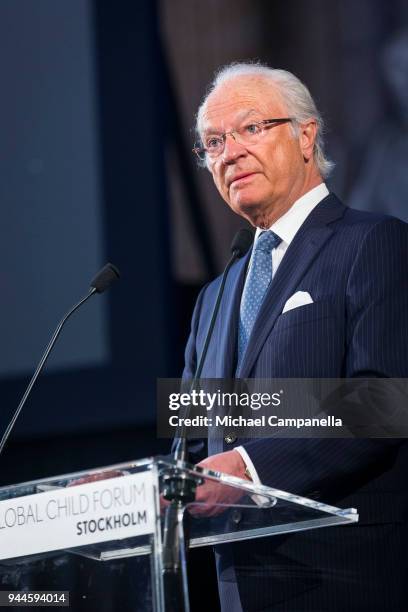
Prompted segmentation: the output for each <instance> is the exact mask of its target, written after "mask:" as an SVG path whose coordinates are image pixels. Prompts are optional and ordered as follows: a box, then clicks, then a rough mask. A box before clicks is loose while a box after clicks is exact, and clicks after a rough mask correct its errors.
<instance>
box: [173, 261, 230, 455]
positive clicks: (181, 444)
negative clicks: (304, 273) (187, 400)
mask: <svg viewBox="0 0 408 612" xmlns="http://www.w3.org/2000/svg"><path fill="white" fill-rule="evenodd" d="M240 256H241V253H240V251H239V250H238V249H235V250H234V251H233V253H232V257H231V258H230V260H229V262H228V263H227V265H226V266H225V269H224V272H223V275H222V279H221V284H220V287H219V289H218V293H217V299H216V301H215V305H214V308H213V311H212V315H211V320H210V324H209V326H208V331H207V335H206V338H205V342H204V347H203V350H202V353H201V355H200V359H199V362H198V366H197V369H196V371H195V374H194V378H193V380H192V381H191V386H190V393H191V392H192V391H193V390H194V389H195V388H196V385H197V381H198V380H199V379H200V377H201V372H202V371H203V367H204V362H205V358H206V356H207V352H208V347H209V345H210V341H211V338H212V334H213V330H214V326H215V322H216V320H217V316H218V311H219V309H220V305H221V300H222V296H223V294H224V287H225V283H226V280H227V276H228V272H229V271H230V269H231V266H232V265H233V264H234V263H235V261H236V260H237V259H238V258H239V257H240ZM189 412H190V407H189V406H187V408H186V411H185V414H184V416H185V417H188V414H189ZM184 422H185V421H183V423H184ZM174 459H175V460H176V461H187V439H186V436H185V425H183V426H182V428H181V431H180V434H179V437H178V441H177V445H176V448H175V451H174Z"/></svg>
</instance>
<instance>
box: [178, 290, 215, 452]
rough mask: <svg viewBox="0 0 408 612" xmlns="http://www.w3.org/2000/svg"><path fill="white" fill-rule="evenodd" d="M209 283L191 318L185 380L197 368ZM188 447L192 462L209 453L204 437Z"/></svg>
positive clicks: (185, 355) (189, 378)
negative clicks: (198, 340) (198, 342)
mask: <svg viewBox="0 0 408 612" xmlns="http://www.w3.org/2000/svg"><path fill="white" fill-rule="evenodd" d="M207 287H208V283H207V284H206V285H205V286H204V287H203V288H202V289H201V291H200V293H199V295H198V298H197V301H196V304H195V307H194V311H193V316H192V319H191V330H190V335H189V338H188V341H187V345H186V350H185V354H184V360H185V361H184V363H185V365H184V370H183V375H182V380H183V382H186V381H189V380H192V379H193V378H194V373H195V371H196V368H197V362H198V358H197V350H196V337H197V330H198V323H199V320H200V314H201V308H202V303H203V297H204V293H205V290H206V288H207ZM176 442H177V439H176V438H175V439H174V441H173V444H172V452H174V449H175V445H176ZM187 448H188V455H189V462H190V463H199V461H201V460H202V459H204V458H205V457H206V455H207V443H206V440H203V439H195V440H187Z"/></svg>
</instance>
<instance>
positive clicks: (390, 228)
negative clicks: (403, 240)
mask: <svg viewBox="0 0 408 612" xmlns="http://www.w3.org/2000/svg"><path fill="white" fill-rule="evenodd" d="M342 222H343V224H344V225H345V226H347V227H349V228H352V229H353V230H354V231H356V232H358V233H359V234H360V236H361V237H363V236H366V235H368V234H371V233H373V234H384V235H387V234H394V233H396V234H399V235H402V236H403V235H408V224H407V223H405V222H404V221H401V219H397V218H396V217H392V216H390V215H383V214H378V213H371V212H366V211H362V210H355V209H353V208H346V211H345V213H344V216H343V219H342Z"/></svg>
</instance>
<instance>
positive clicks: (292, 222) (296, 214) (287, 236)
mask: <svg viewBox="0 0 408 612" xmlns="http://www.w3.org/2000/svg"><path fill="white" fill-rule="evenodd" d="M328 195H329V190H328V189H327V187H326V185H325V183H320V185H318V186H317V187H314V188H313V189H311V190H310V191H308V192H307V193H305V194H304V195H303V196H302V197H301V198H299V199H298V200H296V202H295V203H294V204H293V205H292V206H291V208H289V210H288V212H286V213H285V214H284V215H282V217H279V219H278V220H277V221H275V223H274V224H273V225H272V226H271V227H270V228H269V229H270V230H272V231H273V232H274V233H275V234H276V235H277V236H279V238H281V242H280V243H279V244H278V246H277V247H276V248H274V249H273V250H272V278H273V276H274V274H275V273H276V270H277V269H278V267H279V264H280V263H281V261H282V259H283V256H284V255H285V253H286V251H287V250H288V247H289V245H290V243H291V242H292V240H293V239H294V237H295V236H296V234H297V232H298V231H299V229H300V226H301V225H303V222H304V221H305V220H306V218H307V217H308V216H309V215H310V213H311V212H312V210H313V209H314V208H315V207H316V206H317V205H318V204H319V202H321V201H322V200H323V199H324V198H325V197H326V196H328ZM263 231H265V230H263V229H260V228H259V227H258V228H257V230H256V233H255V240H254V243H255V242H256V241H257V240H258V238H259V235H260V234H261V233H262V232H263ZM254 250H255V249H252V255H251V260H250V262H249V266H248V270H249V269H250V267H251V266H252V259H253V254H254ZM234 450H236V451H238V452H239V454H240V455H241V457H242V459H243V460H244V462H245V465H246V467H247V470H248V472H249V474H250V476H251V479H252V481H253V482H254V483H255V484H261V481H260V480H259V476H258V474H257V472H256V469H255V467H254V464H253V463H252V461H251V458H250V457H249V455H248V453H247V452H246V450H245V448H244V447H243V446H237V447H236V448H235V449H234ZM254 497H256V496H254ZM254 501H255V500H254Z"/></svg>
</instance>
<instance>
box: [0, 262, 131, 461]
mask: <svg viewBox="0 0 408 612" xmlns="http://www.w3.org/2000/svg"><path fill="white" fill-rule="evenodd" d="M119 278H120V272H119V270H118V269H117V267H116V266H114V265H113V264H111V263H107V264H106V265H105V266H103V268H101V269H100V270H99V272H98V273H97V274H96V276H95V277H94V278H93V279H92V281H91V287H90V289H89V291H88V293H87V294H86V295H85V296H84V297H83V298H82V299H80V300H79V302H78V303H77V304H75V306H73V307H72V308H71V309H70V310H69V311H68V312H67V313H66V315H64V316H63V317H62V319H61V321H60V322H59V323H58V325H57V328H56V330H55V332H54V333H53V335H52V338H51V340H50V341H49V343H48V346H47V348H46V349H45V351H44V354H43V356H42V357H41V360H40V363H39V364H38V366H37V369H36V371H35V372H34V374H33V377H32V378H31V380H30V382H29V384H28V387H27V389H26V390H25V393H24V395H23V397H22V398H21V401H20V403H19V405H18V407H17V410H16V411H15V413H14V414H13V418H12V419H11V421H10V423H9V424H8V426H7V429H6V431H5V432H4V434H3V437H2V439H1V442H0V454H1V453H2V451H3V448H4V446H5V444H6V442H7V440H8V438H9V436H10V434H11V432H12V430H13V427H14V425H15V422H16V421H17V419H18V416H19V414H20V412H21V411H22V409H23V407H24V404H25V403H26V401H27V398H28V396H29V395H30V393H31V389H32V388H33V386H34V384H35V381H36V380H37V378H38V376H39V375H40V373H41V371H42V369H43V367H44V365H45V362H46V361H47V359H48V357H49V354H50V353H51V351H52V348H53V346H54V344H55V343H56V341H57V338H58V336H59V335H60V333H61V330H62V328H63V327H64V325H65V323H66V322H67V320H68V319H69V317H70V316H71V315H72V314H74V312H75V311H76V310H78V308H79V307H80V306H82V304H84V302H86V301H87V300H89V298H90V297H92V296H93V295H94V294H95V293H103V292H104V291H106V290H107V289H109V287H110V286H111V285H112V283H113V282H115V281H116V280H118V279H119Z"/></svg>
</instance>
